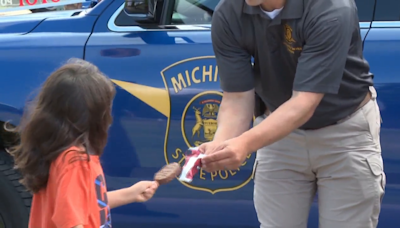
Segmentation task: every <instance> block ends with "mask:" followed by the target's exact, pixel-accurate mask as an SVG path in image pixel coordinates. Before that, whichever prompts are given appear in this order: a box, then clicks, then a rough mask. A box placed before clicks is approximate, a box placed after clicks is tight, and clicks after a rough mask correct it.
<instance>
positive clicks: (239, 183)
mask: <svg viewBox="0 0 400 228" xmlns="http://www.w3.org/2000/svg"><path fill="white" fill-rule="evenodd" d="M161 75H162V77H163V80H164V83H165V87H166V89H167V90H168V91H169V98H170V99H169V101H170V115H169V118H168V124H167V130H166V136H165V143H164V155H165V160H166V162H167V163H172V162H178V163H179V164H181V165H183V164H184V163H185V151H186V150H187V149H188V148H189V147H196V146H199V145H201V144H202V143H205V142H209V141H211V140H212V139H213V138H214V135H215V132H216V130H217V116H218V112H219V108H220V104H221V99H222V93H221V92H219V91H218V90H219V82H218V81H219V79H218V67H217V66H216V62H215V57H214V56H204V57H197V58H191V59H186V60H183V61H180V62H177V63H175V64H172V65H171V66H168V67H167V68H165V69H164V70H163V71H161ZM254 159H255V155H254V154H252V155H249V156H248V157H247V159H246V161H245V162H244V163H243V164H242V166H241V167H240V168H239V169H237V170H223V171H218V172H212V173H207V172H205V171H203V170H202V169H201V170H200V171H199V172H198V173H197V174H196V176H195V178H194V179H193V182H191V183H190V184H188V183H185V182H181V183H182V184H183V185H185V186H187V187H189V188H192V189H195V190H201V191H207V192H210V193H212V194H214V193H217V192H222V191H233V190H236V189H239V188H241V187H243V186H245V185H246V184H247V183H248V182H249V181H250V180H251V178H252V170H253V164H254Z"/></svg>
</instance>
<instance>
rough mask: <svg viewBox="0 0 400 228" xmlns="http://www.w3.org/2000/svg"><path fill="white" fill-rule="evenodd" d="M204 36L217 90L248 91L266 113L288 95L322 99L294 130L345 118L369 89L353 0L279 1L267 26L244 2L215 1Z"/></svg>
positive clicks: (263, 17) (259, 13)
mask: <svg viewBox="0 0 400 228" xmlns="http://www.w3.org/2000/svg"><path fill="white" fill-rule="evenodd" d="M211 35H212V42H213V48H214V52H215V56H216V61H217V64H218V70H219V75H220V81H221V88H222V90H223V91H225V92H244V91H249V90H251V89H253V88H255V91H256V94H257V95H258V96H259V97H260V98H261V100H262V101H263V103H264V104H265V105H266V106H267V107H268V109H269V110H270V111H274V110H276V109H277V108H278V107H279V106H280V105H281V104H283V103H284V102H286V101H287V100H289V99H290V98H291V96H292V91H293V90H294V91H304V92H315V93H324V94H325V96H324V98H323V99H322V101H321V103H320V104H319V106H318V107H317V109H316V111H315V113H314V115H313V116H312V117H311V119H310V120H309V121H308V122H307V123H306V124H304V125H303V126H302V127H301V129H318V128H322V127H325V126H329V125H332V124H335V123H336V122H337V121H339V120H341V119H343V118H345V117H346V116H348V115H350V114H351V113H353V112H354V111H355V110H356V108H357V106H359V104H360V103H361V102H362V100H363V99H364V98H365V96H366V94H367V93H368V87H369V86H371V85H373V82H372V78H373V75H372V74H371V73H370V72H369V64H368V62H367V61H366V60H365V59H364V57H363V53H362V40H361V36H360V28H359V20H358V15H357V8H356V5H355V3H354V0H286V5H285V7H284V8H283V10H282V11H281V12H280V14H279V15H278V16H277V17H276V18H274V19H273V20H271V19H270V18H269V17H268V16H267V15H266V14H265V13H264V12H262V10H261V9H260V7H258V6H257V7H251V6H249V5H247V4H246V3H245V0H221V2H220V3H219V5H218V6H217V8H216V10H215V12H214V15H213V21H212V29H211ZM252 57H253V58H254V66H252V64H251V59H252Z"/></svg>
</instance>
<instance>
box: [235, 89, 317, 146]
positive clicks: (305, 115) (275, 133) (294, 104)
mask: <svg viewBox="0 0 400 228" xmlns="http://www.w3.org/2000/svg"><path fill="white" fill-rule="evenodd" d="M322 96H323V95H322V94H317V96H316V97H311V101H310V100H307V99H306V98H305V97H294V98H292V99H290V100H289V101H287V102H286V103H284V104H283V105H281V106H280V107H279V108H278V109H277V110H276V111H275V112H273V113H272V114H271V115H269V116H268V117H267V118H266V119H265V120H264V121H262V122H261V123H260V124H259V125H257V126H256V127H254V128H252V129H251V130H249V131H247V132H245V133H244V134H242V135H241V136H240V139H241V140H243V143H244V144H245V145H246V147H247V148H248V152H249V153H251V152H254V151H257V150H258V149H260V148H262V147H264V146H267V145H270V144H272V143H274V142H276V141H278V140H280V139H282V138H284V137H285V136H287V135H288V134H290V133H291V132H292V131H293V130H295V129H297V128H299V127H300V126H301V125H303V124H304V123H306V122H307V121H308V120H309V119H310V118H311V117H312V115H313V113H314V111H315V108H316V107H317V105H318V104H319V102H320V100H321V99H322ZM313 99H314V100H313Z"/></svg>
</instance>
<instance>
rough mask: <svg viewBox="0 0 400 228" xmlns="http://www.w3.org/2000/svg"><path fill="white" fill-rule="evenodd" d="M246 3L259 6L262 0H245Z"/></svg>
mask: <svg viewBox="0 0 400 228" xmlns="http://www.w3.org/2000/svg"><path fill="white" fill-rule="evenodd" d="M246 3H247V5H249V6H259V5H260V4H261V3H262V0H246Z"/></svg>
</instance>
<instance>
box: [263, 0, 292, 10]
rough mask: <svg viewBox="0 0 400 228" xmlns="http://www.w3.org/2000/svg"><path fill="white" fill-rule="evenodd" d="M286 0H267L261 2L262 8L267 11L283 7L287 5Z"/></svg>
mask: <svg viewBox="0 0 400 228" xmlns="http://www.w3.org/2000/svg"><path fill="white" fill-rule="evenodd" d="M285 3H286V0H266V1H264V2H263V3H261V5H260V6H261V8H262V9H263V10H265V11H267V12H271V11H274V10H276V9H282V7H283V6H285Z"/></svg>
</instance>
